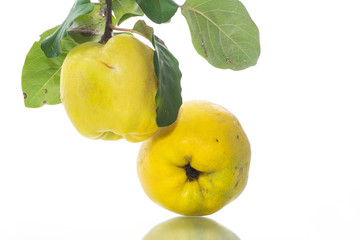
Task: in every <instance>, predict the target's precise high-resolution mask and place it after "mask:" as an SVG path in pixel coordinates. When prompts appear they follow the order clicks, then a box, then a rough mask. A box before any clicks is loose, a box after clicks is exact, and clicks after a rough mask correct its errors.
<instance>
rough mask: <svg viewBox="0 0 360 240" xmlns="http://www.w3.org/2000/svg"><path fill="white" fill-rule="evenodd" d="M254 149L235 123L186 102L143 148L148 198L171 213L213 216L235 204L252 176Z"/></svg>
mask: <svg viewBox="0 0 360 240" xmlns="http://www.w3.org/2000/svg"><path fill="white" fill-rule="evenodd" d="M249 164H250V144H249V141H248V138H247V136H246V134H245V132H244V130H243V129H242V127H241V125H240V123H239V121H238V120H237V118H236V117H235V116H234V115H233V114H231V113H230V112H229V111H228V110H226V109H225V108H223V107H221V106H219V105H216V104H213V103H210V102H205V101H190V102H185V103H184V104H183V105H182V106H181V108H180V112H179V116H178V119H177V120H176V122H175V123H174V124H173V125H171V126H169V127H164V128H160V129H159V130H158V131H157V132H156V133H155V135H154V136H152V137H151V138H149V139H148V140H146V141H145V142H143V143H142V145H141V148H140V152H139V155H138V164H137V167H138V176H139V178H140V182H141V184H142V187H143V189H144V191H145V193H146V194H147V195H148V196H149V197H150V199H152V200H153V201H154V202H156V203H158V204H159V205H161V206H163V207H164V208H166V209H168V210H171V211H173V212H176V213H179V214H183V215H190V216H202V215H208V214H212V213H214V212H216V211H218V210H220V209H221V208H222V207H224V206H225V205H226V204H228V203H229V202H231V201H232V200H234V199H235V198H237V197H238V196H239V195H240V193H241V192H242V191H243V190H244V188H245V186H246V183H247V179H248V172H249Z"/></svg>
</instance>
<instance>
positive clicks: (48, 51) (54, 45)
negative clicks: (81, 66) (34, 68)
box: [41, 0, 94, 58]
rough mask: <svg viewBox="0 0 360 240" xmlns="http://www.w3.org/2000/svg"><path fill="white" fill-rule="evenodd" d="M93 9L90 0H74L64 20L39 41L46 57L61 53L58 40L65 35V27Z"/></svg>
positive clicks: (53, 56)
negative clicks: (51, 32)
mask: <svg viewBox="0 0 360 240" xmlns="http://www.w3.org/2000/svg"><path fill="white" fill-rule="evenodd" d="M93 9H94V4H93V3H90V0H76V2H75V4H74V5H73V7H72V8H71V10H70V13H69V15H68V16H67V18H66V19H65V21H64V22H63V23H62V24H61V25H60V27H59V28H58V29H57V30H56V31H55V32H54V33H53V34H52V35H51V36H49V37H47V38H46V39H44V40H43V41H42V43H41V49H42V50H43V51H44V53H45V55H46V56H47V57H48V58H55V57H57V56H59V55H60V54H61V45H60V40H61V39H63V38H65V37H66V35H67V29H68V28H69V27H70V26H71V24H72V23H73V21H74V20H75V19H76V18H78V17H80V16H82V15H84V14H88V13H90V12H91V11H92V10H93Z"/></svg>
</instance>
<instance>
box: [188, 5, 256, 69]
mask: <svg viewBox="0 0 360 240" xmlns="http://www.w3.org/2000/svg"><path fill="white" fill-rule="evenodd" d="M181 8H182V9H181V12H182V14H183V15H184V17H185V18H186V20H187V22H188V25H189V28H190V32H191V37H192V42H193V45H194V47H195V49H196V51H197V52H198V53H199V54H200V55H201V56H203V57H204V58H205V59H206V60H207V61H208V62H209V63H210V64H212V65H213V66H215V67H218V68H223V69H232V70H242V69H245V68H247V67H250V66H253V65H255V64H256V62H257V60H258V58H259V55H260V41H259V30H258V28H257V26H256V25H255V23H254V22H253V21H252V19H251V18H250V15H249V13H248V12H247V10H246V9H245V7H244V5H243V4H242V3H241V2H239V1H238V0H221V1H219V0H187V1H186V2H185V4H184V5H183V6H182V7H181Z"/></svg>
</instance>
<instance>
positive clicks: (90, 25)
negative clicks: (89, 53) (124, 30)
mask: <svg viewBox="0 0 360 240" xmlns="http://www.w3.org/2000/svg"><path fill="white" fill-rule="evenodd" d="M105 24H106V17H105V11H104V9H103V8H102V7H101V6H100V5H96V6H95V7H94V10H93V11H92V12H91V13H89V14H85V15H82V16H80V17H78V18H76V19H75V20H74V22H73V24H72V25H71V26H70V27H69V28H68V30H67V32H68V35H69V36H70V37H71V38H72V39H74V40H75V41H76V42H77V43H84V42H90V41H92V42H97V41H99V40H100V39H101V36H102V35H103V34H104V31H105Z"/></svg>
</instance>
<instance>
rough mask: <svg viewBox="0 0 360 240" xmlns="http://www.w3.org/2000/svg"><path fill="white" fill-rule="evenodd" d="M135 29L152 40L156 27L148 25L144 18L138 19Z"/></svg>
mask: <svg viewBox="0 0 360 240" xmlns="http://www.w3.org/2000/svg"><path fill="white" fill-rule="evenodd" d="M133 30H135V31H137V32H139V33H141V34H142V36H143V37H145V38H147V39H148V40H149V41H150V42H152V38H153V34H154V29H153V28H152V27H150V26H148V25H146V23H145V21H144V20H139V21H137V22H136V23H135V25H134V27H133Z"/></svg>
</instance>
